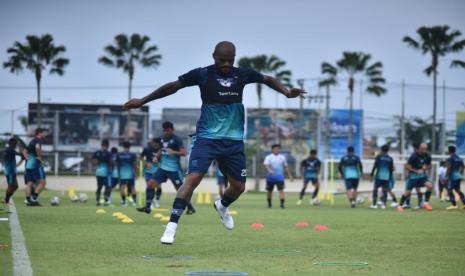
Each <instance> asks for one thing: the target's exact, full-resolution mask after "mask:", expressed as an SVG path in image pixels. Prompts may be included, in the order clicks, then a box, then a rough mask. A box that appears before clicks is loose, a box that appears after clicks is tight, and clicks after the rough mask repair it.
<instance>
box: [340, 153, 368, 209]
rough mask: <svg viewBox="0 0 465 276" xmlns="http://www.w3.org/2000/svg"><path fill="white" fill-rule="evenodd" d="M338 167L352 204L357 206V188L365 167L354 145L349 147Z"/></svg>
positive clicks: (353, 206)
mask: <svg viewBox="0 0 465 276" xmlns="http://www.w3.org/2000/svg"><path fill="white" fill-rule="evenodd" d="M338 169H339V173H340V174H341V176H342V178H343V179H344V182H345V186H346V191H347V198H348V199H349V201H350V205H351V207H352V208H355V206H356V205H355V204H356V200H357V189H358V184H359V181H360V177H361V176H362V173H363V167H362V162H361V161H360V157H358V156H357V155H355V154H354V147H352V146H349V147H347V155H345V156H343V157H342V158H341V160H340V162H339V167H338Z"/></svg>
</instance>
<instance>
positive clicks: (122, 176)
mask: <svg viewBox="0 0 465 276" xmlns="http://www.w3.org/2000/svg"><path fill="white" fill-rule="evenodd" d="M130 147H131V144H130V143H129V142H127V141H126V142H124V143H123V148H124V150H123V151H122V152H120V153H118V155H117V164H118V171H119V181H120V186H119V187H120V192H121V198H122V201H121V204H122V205H123V206H127V201H126V188H127V190H128V191H130V192H131V196H132V199H133V203H132V204H133V205H134V206H137V193H136V187H135V183H134V178H135V172H136V171H137V157H136V154H135V153H132V152H130V151H129V148H130Z"/></svg>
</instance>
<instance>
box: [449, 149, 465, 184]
mask: <svg viewBox="0 0 465 276" xmlns="http://www.w3.org/2000/svg"><path fill="white" fill-rule="evenodd" d="M447 164H448V165H449V166H450V174H449V179H450V180H452V181H456V180H460V179H462V174H461V173H460V170H461V168H462V167H463V160H462V159H461V158H460V157H459V156H458V155H457V154H453V155H451V156H450V157H449V158H448V159H447Z"/></svg>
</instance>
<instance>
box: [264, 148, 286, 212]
mask: <svg viewBox="0 0 465 276" xmlns="http://www.w3.org/2000/svg"><path fill="white" fill-rule="evenodd" d="M280 151H281V145H279V144H274V145H272V146H271V154H269V155H267V156H266V157H265V161H264V162H263V165H265V167H266V170H267V172H268V173H267V175H266V190H267V195H266V199H267V201H268V208H271V207H272V204H271V197H272V194H273V189H274V186H275V185H276V187H277V189H278V194H279V200H280V207H281V208H282V209H284V198H285V195H284V178H285V177H284V171H286V172H287V175H288V176H289V178H290V179H291V181H292V180H293V179H292V174H291V172H290V171H289V167H288V166H287V161H286V157H285V156H284V155H282V154H280Z"/></svg>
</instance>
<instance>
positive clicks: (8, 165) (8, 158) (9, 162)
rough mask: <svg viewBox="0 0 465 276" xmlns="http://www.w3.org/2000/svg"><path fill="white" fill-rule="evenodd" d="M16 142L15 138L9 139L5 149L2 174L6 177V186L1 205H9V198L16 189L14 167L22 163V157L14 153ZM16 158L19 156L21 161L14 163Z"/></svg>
mask: <svg viewBox="0 0 465 276" xmlns="http://www.w3.org/2000/svg"><path fill="white" fill-rule="evenodd" d="M17 144H18V140H17V139H16V138H10V139H9V140H8V146H7V147H6V149H5V152H4V156H3V162H2V163H3V172H4V174H5V177H6V183H7V185H8V187H7V189H6V192H5V198H4V199H3V201H2V203H4V204H9V203H10V198H11V197H12V196H13V194H14V193H15V191H16V190H17V189H18V179H17V178H16V167H18V166H20V165H21V163H23V161H24V156H23V155H22V154H21V153H19V152H17V151H16V146H17ZM16 156H20V157H21V160H20V161H19V162H18V163H16Z"/></svg>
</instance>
